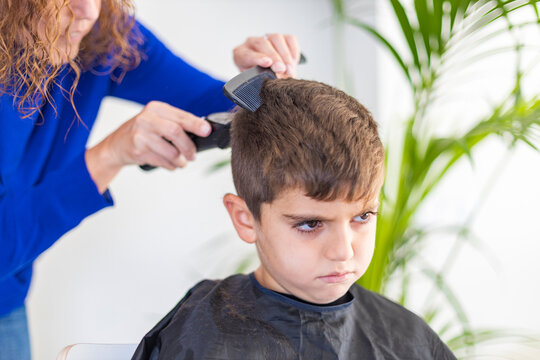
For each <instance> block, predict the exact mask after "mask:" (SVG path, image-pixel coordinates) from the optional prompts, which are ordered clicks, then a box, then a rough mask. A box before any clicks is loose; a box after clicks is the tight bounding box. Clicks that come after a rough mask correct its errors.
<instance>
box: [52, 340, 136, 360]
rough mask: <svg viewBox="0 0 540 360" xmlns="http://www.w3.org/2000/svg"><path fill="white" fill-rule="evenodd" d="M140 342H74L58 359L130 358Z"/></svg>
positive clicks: (110, 359) (97, 359) (112, 359)
mask: <svg viewBox="0 0 540 360" xmlns="http://www.w3.org/2000/svg"><path fill="white" fill-rule="evenodd" d="M137 345H138V344H73V345H69V346H66V347H65V348H64V349H62V351H61V352H60V354H58V357H57V358H56V360H124V359H125V360H130V359H131V357H132V356H133V353H134V352H135V349H137Z"/></svg>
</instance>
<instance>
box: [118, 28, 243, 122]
mask: <svg viewBox="0 0 540 360" xmlns="http://www.w3.org/2000/svg"><path fill="white" fill-rule="evenodd" d="M136 26H138V27H139V29H140V31H141V33H142V35H143V37H144V43H143V45H142V50H143V52H144V54H145V55H146V58H145V59H143V60H141V63H140V64H139V66H138V67H137V68H135V69H133V70H131V71H128V72H127V73H126V74H125V77H124V78H123V79H122V81H121V82H120V83H114V84H112V87H111V92H110V95H112V96H115V97H119V98H123V99H127V100H132V101H136V102H138V103H140V104H143V105H146V104H147V103H148V102H149V101H152V100H157V101H163V102H165V103H168V104H170V105H173V106H175V107H177V108H180V109H182V110H185V111H188V112H191V113H193V114H195V115H197V116H203V115H207V114H210V113H213V112H219V111H228V110H230V109H231V108H232V107H233V106H234V104H233V103H232V102H231V101H230V100H229V99H227V97H225V95H224V94H223V91H222V88H223V85H224V83H223V82H222V81H219V80H216V79H214V78H212V77H211V76H209V75H207V74H205V73H203V72H201V71H199V70H197V69H196V68H194V67H193V66H191V65H189V64H188V63H186V62H185V61H184V60H182V59H181V58H180V57H178V56H176V55H175V54H173V53H172V52H171V51H170V50H169V49H168V48H167V47H166V46H165V45H164V44H163V43H162V42H161V41H160V40H159V39H158V38H157V37H156V36H155V35H154V34H152V33H151V32H150V31H149V30H148V29H146V28H145V27H144V26H143V25H141V24H140V23H137V24H136Z"/></svg>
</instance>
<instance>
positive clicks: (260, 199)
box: [231, 79, 384, 221]
mask: <svg viewBox="0 0 540 360" xmlns="http://www.w3.org/2000/svg"><path fill="white" fill-rule="evenodd" d="M261 100H262V103H263V105H261V107H260V108H259V109H258V110H257V111H256V112H254V113H253V112H249V111H247V110H239V111H238V113H237V114H236V115H235V118H234V120H233V123H232V128H231V148H232V159H231V165H232V173H233V180H234V185H235V187H236V191H237V192H238V196H240V197H241V198H242V199H244V201H245V202H246V204H247V206H248V207H249V210H250V211H251V213H252V214H253V216H254V217H255V219H256V220H257V221H258V220H260V207H261V204H262V203H271V202H272V201H273V200H274V199H275V198H276V197H277V196H278V195H279V194H280V193H281V192H283V191H285V190H289V189H302V190H304V191H305V193H306V195H307V196H309V197H311V198H313V199H316V200H323V201H331V200H335V199H338V198H339V199H344V200H347V201H353V200H360V199H366V200H371V199H373V198H374V197H375V196H377V194H378V191H379V190H380V187H381V185H382V180H383V177H384V175H383V174H384V149H383V146H382V144H381V140H380V139H379V135H378V132H377V124H376V123H375V121H374V120H373V118H372V116H371V114H370V112H369V111H368V110H367V109H366V108H365V107H364V106H362V105H361V104H360V103H359V102H358V101H356V100H355V99H354V98H352V97H351V96H349V95H347V94H345V93H344V92H342V91H340V90H337V89H335V88H332V87H331V86H328V85H325V84H322V83H319V82H315V81H307V80H297V79H282V80H269V81H266V82H265V83H264V85H263V88H262V91H261Z"/></svg>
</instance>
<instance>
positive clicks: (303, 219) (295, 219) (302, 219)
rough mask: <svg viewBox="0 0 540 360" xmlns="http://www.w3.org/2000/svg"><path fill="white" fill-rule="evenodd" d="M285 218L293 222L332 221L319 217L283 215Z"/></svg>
mask: <svg viewBox="0 0 540 360" xmlns="http://www.w3.org/2000/svg"><path fill="white" fill-rule="evenodd" d="M283 217H284V218H287V219H289V220H293V221H305V220H320V221H330V220H331V219H330V218H325V217H324V216H319V215H292V214H283Z"/></svg>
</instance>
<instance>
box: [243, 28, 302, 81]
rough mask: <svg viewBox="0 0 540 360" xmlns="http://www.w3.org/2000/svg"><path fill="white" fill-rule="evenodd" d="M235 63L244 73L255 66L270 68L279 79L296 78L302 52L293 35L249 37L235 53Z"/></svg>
mask: <svg viewBox="0 0 540 360" xmlns="http://www.w3.org/2000/svg"><path fill="white" fill-rule="evenodd" d="M233 55H234V62H235V64H236V65H237V66H238V68H239V69H240V71H244V70H246V69H249V68H251V67H254V66H257V65H258V66H261V67H270V68H271V69H272V70H273V71H274V72H275V73H276V75H277V76H278V77H279V78H283V77H289V76H294V75H295V72H296V64H297V63H298V59H299V58H300V50H299V47H298V42H297V40H296V37H294V36H293V35H283V34H269V35H266V36H259V37H249V38H247V40H246V41H245V42H244V43H243V44H242V45H240V46H237V47H236V48H235V49H234V51H233Z"/></svg>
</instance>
